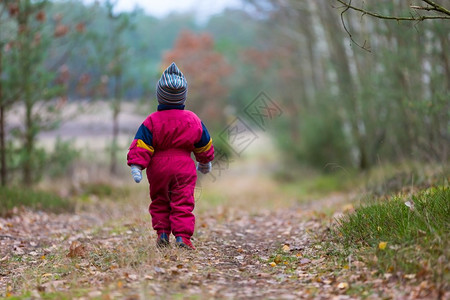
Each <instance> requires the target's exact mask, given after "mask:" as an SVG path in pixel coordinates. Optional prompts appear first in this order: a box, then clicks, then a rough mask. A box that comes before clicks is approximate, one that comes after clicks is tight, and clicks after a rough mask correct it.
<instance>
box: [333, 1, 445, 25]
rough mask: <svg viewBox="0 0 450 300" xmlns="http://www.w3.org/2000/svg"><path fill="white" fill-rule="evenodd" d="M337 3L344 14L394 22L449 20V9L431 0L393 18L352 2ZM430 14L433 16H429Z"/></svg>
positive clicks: (412, 6) (413, 6)
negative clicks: (406, 13) (411, 11)
mask: <svg viewBox="0 0 450 300" xmlns="http://www.w3.org/2000/svg"><path fill="white" fill-rule="evenodd" d="M333 1H337V2H339V3H340V4H342V5H343V8H344V12H346V11H349V10H354V11H358V12H360V13H362V14H363V16H364V15H368V16H371V17H374V18H378V19H385V20H396V21H424V20H436V19H441V20H442V19H447V20H450V7H449V8H446V7H444V6H443V5H441V4H438V3H436V2H435V1H431V0H420V2H421V3H422V5H410V8H411V9H412V10H413V12H414V13H411V14H410V15H409V16H395V15H384V14H381V13H377V12H374V11H371V10H369V9H367V8H365V7H358V6H355V5H353V4H352V0H333ZM419 11H426V12H427V14H424V15H423V14H420V13H419ZM430 12H432V13H433V14H430Z"/></svg>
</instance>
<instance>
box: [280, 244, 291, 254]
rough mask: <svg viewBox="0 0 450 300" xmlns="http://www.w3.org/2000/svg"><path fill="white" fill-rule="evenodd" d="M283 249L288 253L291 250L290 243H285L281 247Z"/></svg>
mask: <svg viewBox="0 0 450 300" xmlns="http://www.w3.org/2000/svg"><path fill="white" fill-rule="evenodd" d="M281 250H283V252H284V253H288V252H289V251H291V248H289V246H288V245H284V246H283V248H281Z"/></svg>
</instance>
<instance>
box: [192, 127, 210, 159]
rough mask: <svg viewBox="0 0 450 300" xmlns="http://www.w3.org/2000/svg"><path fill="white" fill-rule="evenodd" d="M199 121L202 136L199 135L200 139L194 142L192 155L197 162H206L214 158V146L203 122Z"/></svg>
mask: <svg viewBox="0 0 450 300" xmlns="http://www.w3.org/2000/svg"><path fill="white" fill-rule="evenodd" d="M201 123H202V136H201V137H200V140H199V141H197V142H196V143H195V144H194V147H195V148H194V155H195V159H196V160H197V161H198V162H200V163H203V164H206V163H208V162H210V161H212V160H213V159H214V146H213V143H212V138H211V136H210V135H209V132H208V129H206V126H205V124H203V122H201Z"/></svg>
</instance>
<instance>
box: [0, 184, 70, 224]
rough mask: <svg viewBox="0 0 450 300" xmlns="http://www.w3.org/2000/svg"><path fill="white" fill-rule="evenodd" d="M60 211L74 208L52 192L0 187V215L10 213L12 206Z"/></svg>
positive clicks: (4, 215)
mask: <svg viewBox="0 0 450 300" xmlns="http://www.w3.org/2000/svg"><path fill="white" fill-rule="evenodd" d="M20 206H26V207H30V208H32V209H35V210H45V211H51V212H55V213H61V212H66V211H73V210H74V207H75V206H74V203H73V202H71V201H69V200H67V199H63V198H61V197H58V196H56V195H54V194H51V193H48V192H42V191H35V190H31V189H24V188H8V187H0V217H7V216H10V215H11V214H12V211H13V208H14V207H20Z"/></svg>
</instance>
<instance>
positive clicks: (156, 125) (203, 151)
mask: <svg viewBox="0 0 450 300" xmlns="http://www.w3.org/2000/svg"><path fill="white" fill-rule="evenodd" d="M186 95H187V82H186V79H185V77H184V75H183V73H181V71H180V70H179V69H178V67H177V66H176V65H175V63H172V64H171V65H170V67H168V68H167V69H166V70H165V71H164V73H163V74H162V76H161V79H160V80H159V82H158V85H157V93H156V97H157V99H158V103H159V105H158V111H156V112H154V113H152V114H150V115H149V116H148V117H147V119H145V121H144V123H143V124H142V125H141V127H140V128H139V130H138V132H137V133H136V136H135V138H134V140H133V142H132V143H131V146H130V149H129V151H128V156H127V158H128V165H129V166H130V167H131V174H132V175H133V178H134V180H135V181H136V182H137V183H139V182H140V181H141V179H142V170H143V169H145V168H147V178H148V182H149V184H150V198H151V200H152V201H151V204H150V208H149V210H150V215H151V216H152V225H153V229H155V230H156V232H157V233H158V239H157V242H156V244H157V246H159V247H162V246H168V245H169V235H170V233H173V235H174V236H175V239H176V240H175V243H176V245H177V246H179V247H182V248H187V249H195V248H194V246H193V245H192V243H191V240H190V238H191V236H192V234H193V233H194V225H195V216H194V214H193V213H192V211H193V210H194V188H195V183H196V181H197V173H196V171H195V169H196V167H195V163H194V161H193V160H192V158H191V152H194V155H195V158H196V160H197V161H198V165H197V170H199V171H200V172H202V173H203V174H206V173H208V172H210V171H211V161H212V160H213V159H214V147H213V145H212V139H211V137H210V135H209V133H208V130H207V129H206V127H205V125H204V124H203V122H202V121H201V120H200V119H199V118H198V117H197V115H196V114H195V113H193V112H191V111H188V110H184V102H185V101H186Z"/></svg>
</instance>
